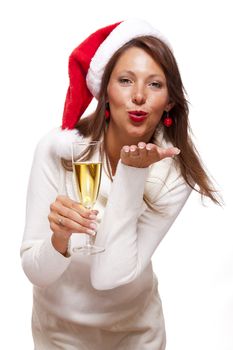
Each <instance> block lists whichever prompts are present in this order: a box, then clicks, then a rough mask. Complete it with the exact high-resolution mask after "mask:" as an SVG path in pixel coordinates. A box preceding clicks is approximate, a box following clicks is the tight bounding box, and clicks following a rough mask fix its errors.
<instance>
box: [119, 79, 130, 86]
mask: <svg viewBox="0 0 233 350" xmlns="http://www.w3.org/2000/svg"><path fill="white" fill-rule="evenodd" d="M119 82H120V83H121V84H122V85H128V84H130V83H131V80H130V79H127V78H120V79H119Z"/></svg>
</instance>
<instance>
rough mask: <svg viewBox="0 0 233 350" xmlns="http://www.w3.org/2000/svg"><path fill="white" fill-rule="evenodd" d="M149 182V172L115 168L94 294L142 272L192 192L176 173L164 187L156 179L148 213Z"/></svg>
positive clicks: (96, 258) (95, 270)
mask: <svg viewBox="0 0 233 350" xmlns="http://www.w3.org/2000/svg"><path fill="white" fill-rule="evenodd" d="M147 178H148V169H147V168H146V169H139V168H134V167H129V166H126V165H124V164H122V163H121V162H119V164H118V168H117V172H116V175H115V178H114V182H113V184H112V188H111V193H110V196H109V199H108V203H107V207H106V210H105V213H104V217H103V220H102V223H101V226H100V228H99V230H98V233H97V239H96V244H97V245H99V246H104V247H105V252H104V253H101V254H97V255H96V256H94V257H93V259H92V269H91V280H92V284H93V286H94V288H96V289H99V290H107V289H112V288H116V287H118V286H121V285H124V284H127V283H130V282H132V281H133V280H134V279H136V278H137V277H138V276H139V275H140V274H141V273H142V272H143V270H144V269H145V268H146V267H147V266H148V264H149V263H150V261H151V257H152V255H153V253H154V251H155V249H156V248H157V246H158V245H159V243H160V241H161V240H162V239H163V237H164V236H165V234H166V233H167V231H168V230H169V228H170V226H171V225H172V223H173V222H174V220H175V218H176V217H177V215H178V214H179V212H180V210H181V209H182V207H183V205H184V203H185V202H186V200H187V198H188V196H189V194H190V192H191V189H190V188H189V187H188V186H187V184H186V183H185V182H184V180H183V178H182V177H181V176H179V175H176V173H175V176H174V174H173V175H172V176H168V178H167V179H166V184H164V181H162V180H161V179H159V178H157V179H155V180H154V183H153V184H152V186H151V187H150V188H152V189H153V188H154V192H155V193H157V196H155V197H156V198H154V201H155V203H154V205H155V209H151V208H149V207H148V206H147V205H146V204H145V202H144V201H143V193H144V189H145V183H146V179H147ZM150 185H151V184H150ZM152 197H153V196H152Z"/></svg>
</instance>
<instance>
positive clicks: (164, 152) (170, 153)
mask: <svg viewBox="0 0 233 350" xmlns="http://www.w3.org/2000/svg"><path fill="white" fill-rule="evenodd" d="M158 153H159V156H160V159H164V158H168V157H174V156H177V155H178V154H179V153H180V150H179V148H177V147H170V148H166V149H164V148H159V150H158Z"/></svg>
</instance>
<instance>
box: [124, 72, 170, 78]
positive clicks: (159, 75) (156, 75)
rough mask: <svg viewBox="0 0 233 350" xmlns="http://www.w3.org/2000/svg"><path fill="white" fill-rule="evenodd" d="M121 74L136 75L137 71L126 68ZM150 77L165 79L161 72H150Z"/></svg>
mask: <svg viewBox="0 0 233 350" xmlns="http://www.w3.org/2000/svg"><path fill="white" fill-rule="evenodd" d="M120 73H121V74H130V75H134V76H135V73H134V72H133V71H131V70H124V71H122V72H120ZM147 78H148V79H151V78H162V79H164V77H163V76H162V75H161V74H150V75H149V76H148V77H147Z"/></svg>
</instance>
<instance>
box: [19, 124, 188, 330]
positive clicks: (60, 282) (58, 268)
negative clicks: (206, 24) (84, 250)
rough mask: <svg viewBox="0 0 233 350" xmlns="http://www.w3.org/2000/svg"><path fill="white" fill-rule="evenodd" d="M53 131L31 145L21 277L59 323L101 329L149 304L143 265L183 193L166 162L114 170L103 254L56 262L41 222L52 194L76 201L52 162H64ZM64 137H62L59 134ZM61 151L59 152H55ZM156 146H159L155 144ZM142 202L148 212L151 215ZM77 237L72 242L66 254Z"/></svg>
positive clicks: (102, 212) (150, 281)
mask: <svg viewBox="0 0 233 350" xmlns="http://www.w3.org/2000/svg"><path fill="white" fill-rule="evenodd" d="M62 133H64V134H63V137H64V135H65V136H66V134H67V135H68V134H69V133H68V132H61V131H60V130H58V129H56V130H53V131H52V132H50V133H49V134H47V135H46V136H45V137H44V138H43V139H42V140H41V141H40V143H39V144H38V146H37V149H36V152H35V156H34V161H33V165H32V170H31V176H30V181H29V187H28V198H27V211H26V225H25V231H24V238H23V242H22V247H21V257H22V265H23V269H24V271H25V273H26V275H27V276H28V278H29V280H30V281H31V282H32V283H33V285H34V303H36V304H37V306H38V307H39V308H41V309H43V310H45V311H48V312H49V313H50V314H53V315H55V316H57V317H61V318H62V319H63V320H69V321H73V322H77V323H80V324H83V325H90V326H97V327H98V326H106V325H109V324H114V323H115V322H118V321H119V320H122V319H124V318H125V317H129V316H130V315H132V314H134V313H135V312H136V311H137V310H138V309H139V308H140V307H143V305H144V304H145V303H147V302H148V299H149V298H150V296H151V292H152V290H153V286H155V284H156V278H155V277H154V275H153V271H152V264H151V257H152V255H153V253H154V251H155V249H156V248H157V246H158V245H159V243H160V241H161V240H162V239H163V237H164V236H165V234H166V233H167V232H168V230H169V228H170V226H171V225H172V223H173V222H174V220H175V218H176V217H177V215H178V214H179V212H180V210H181V209H182V207H183V205H184V203H185V201H186V200H187V198H188V196H189V194H190V192H191V189H190V187H189V186H188V185H187V184H186V183H185V181H184V180H183V178H182V177H181V176H180V173H179V170H178V169H177V168H176V166H175V161H174V159H172V158H166V159H164V160H162V161H160V162H158V163H155V164H154V165H153V166H151V167H150V168H143V169H139V168H134V167H129V166H126V165H123V164H122V163H121V162H119V164H118V167H117V171H116V174H115V177H114V181H113V183H112V182H111V181H110V179H109V178H108V176H107V174H106V173H105V172H103V174H102V181H101V187H100V192H99V197H98V200H97V203H96V205H95V208H96V209H98V210H99V215H98V220H99V229H98V233H97V238H96V244H97V245H99V246H104V247H105V252H104V253H101V254H97V255H94V256H83V255H79V254H72V255H71V257H68V258H67V257H64V256H63V255H61V254H60V253H59V252H57V251H56V250H55V249H54V247H53V245H52V244H51V234H52V232H51V230H50V227H49V221H48V214H49V207H50V204H51V203H52V202H53V201H54V200H55V198H56V196H57V195H58V194H64V195H67V196H69V197H70V198H72V199H76V196H75V190H74V184H73V176H72V172H69V171H66V170H65V169H64V168H63V166H62V164H61V161H60V156H61V155H65V154H67V152H68V154H69V151H70V148H69V142H70V141H72V138H74V137H75V139H77V138H78V137H79V136H77V135H74V133H73V134H72V137H70V138H69V137H67V140H68V139H69V141H66V142H65V143H64V144H63V143H62V142H63V141H62V140H63V138H62V136H61V134H62ZM65 133H66V134H65ZM60 144H61V145H62V146H61V150H59V147H60ZM163 146H166V145H165V144H164V143H163ZM143 194H145V196H146V197H147V198H148V199H149V201H150V202H151V203H152V204H153V205H154V206H155V210H151V209H150V208H148V206H147V205H146V204H145V202H144V201H143ZM83 238H84V236H83V235H80V234H73V235H72V237H71V248H72V246H75V245H77V244H78V243H80V242H81V241H82V240H83Z"/></svg>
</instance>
